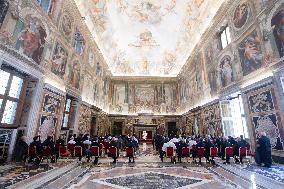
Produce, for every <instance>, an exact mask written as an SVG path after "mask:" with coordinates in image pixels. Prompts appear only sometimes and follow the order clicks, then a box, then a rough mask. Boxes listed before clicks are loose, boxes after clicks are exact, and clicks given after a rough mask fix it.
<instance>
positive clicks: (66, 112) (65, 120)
mask: <svg viewBox="0 0 284 189" xmlns="http://www.w3.org/2000/svg"><path fill="white" fill-rule="evenodd" d="M71 103H72V99H71V98H70V97H68V96H67V97H66V103H65V110H64V115H63V123H62V128H68V122H69V118H70V109H71Z"/></svg>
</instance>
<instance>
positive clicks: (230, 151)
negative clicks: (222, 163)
mask: <svg viewBox="0 0 284 189" xmlns="http://www.w3.org/2000/svg"><path fill="white" fill-rule="evenodd" d="M225 155H226V157H233V156H234V149H233V147H226V148H225Z"/></svg>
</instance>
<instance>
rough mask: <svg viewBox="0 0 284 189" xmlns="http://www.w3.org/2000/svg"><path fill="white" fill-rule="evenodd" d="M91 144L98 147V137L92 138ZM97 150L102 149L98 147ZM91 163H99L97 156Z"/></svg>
mask: <svg viewBox="0 0 284 189" xmlns="http://www.w3.org/2000/svg"><path fill="white" fill-rule="evenodd" d="M91 146H95V147H100V143H99V139H98V137H95V138H94V140H93V141H92V143H91ZM99 150H100V151H101V150H102V149H99ZM93 163H94V165H97V164H98V163H99V157H95V160H94V162H93Z"/></svg>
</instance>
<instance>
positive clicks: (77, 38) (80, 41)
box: [74, 29, 85, 55]
mask: <svg viewBox="0 0 284 189" xmlns="http://www.w3.org/2000/svg"><path fill="white" fill-rule="evenodd" d="M74 48H75V51H76V53H77V54H79V55H83V52H84V48H85V40H84V37H83V35H82V34H81V32H79V30H78V29H76V32H75V34H74Z"/></svg>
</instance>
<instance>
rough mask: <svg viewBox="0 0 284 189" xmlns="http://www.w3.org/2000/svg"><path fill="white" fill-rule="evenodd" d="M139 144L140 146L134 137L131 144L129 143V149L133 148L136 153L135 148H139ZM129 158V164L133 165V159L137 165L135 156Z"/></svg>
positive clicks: (130, 141)
mask: <svg viewBox="0 0 284 189" xmlns="http://www.w3.org/2000/svg"><path fill="white" fill-rule="evenodd" d="M137 144H138V143H137V141H136V140H135V137H134V136H132V137H131V138H130V139H129V142H128V145H127V147H129V148H133V149H134V151H135V148H136V147H137ZM134 151H133V153H134ZM128 158H129V163H131V158H132V160H133V163H135V160H134V154H133V156H132V157H128Z"/></svg>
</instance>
